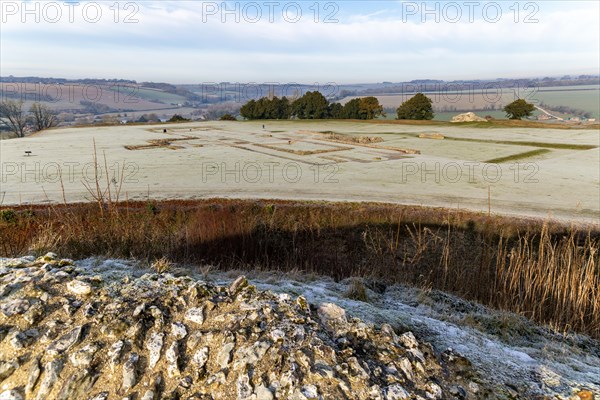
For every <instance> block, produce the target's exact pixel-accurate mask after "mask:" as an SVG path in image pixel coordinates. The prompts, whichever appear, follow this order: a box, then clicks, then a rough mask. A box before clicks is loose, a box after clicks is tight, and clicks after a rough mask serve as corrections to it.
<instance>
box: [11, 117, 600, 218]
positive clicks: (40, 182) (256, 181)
mask: <svg viewBox="0 0 600 400" xmlns="http://www.w3.org/2000/svg"><path fill="white" fill-rule="evenodd" d="M263 126H264V128H263ZM163 129H167V133H163ZM319 132H334V133H337V134H344V135H350V136H357V135H367V136H378V137H382V138H383V139H384V142H382V143H372V144H366V145H364V144H355V143H353V144H348V143H333V142H328V141H324V140H323V139H326V135H324V134H322V133H319ZM421 134H426V135H431V134H441V135H443V136H444V137H445V139H443V140H439V139H432V138H420V137H419V135H421ZM599 134H600V133H599V132H598V131H597V130H575V129H573V130H564V129H550V128H548V129H536V128H494V129H480V128H473V127H454V126H448V127H446V126H435V125H431V126H427V125H416V126H415V125H398V124H384V123H381V124H378V123H357V122H340V121H314V122H310V121H266V122H264V121H254V122H205V123H189V124H183V125H181V124H179V125H160V126H154V127H152V126H114V127H92V128H71V129H56V130H51V131H46V132H43V133H40V134H37V135H34V136H31V137H27V138H24V139H13V140H4V141H1V142H0V158H1V164H2V171H1V172H2V179H1V181H0V183H1V189H0V192H2V193H1V195H0V201H1V202H2V204H4V205H7V204H19V203H42V202H47V201H52V202H62V201H63V200H64V199H63V189H62V186H64V194H65V196H64V198H65V199H66V201H68V202H76V201H82V200H85V199H90V198H91V196H90V194H89V193H88V191H87V189H86V188H85V186H84V185H83V183H82V180H83V181H87V183H88V184H90V183H91V184H92V186H95V181H94V178H95V177H96V176H97V175H96V171H95V169H94V167H93V163H92V161H93V142H94V140H95V142H96V147H97V155H98V160H99V163H100V166H101V169H100V171H99V174H100V175H98V176H100V178H101V179H100V184H101V186H102V188H105V187H106V186H107V185H108V186H110V187H111V189H112V190H111V194H112V195H113V196H114V195H115V192H116V191H117V188H118V186H120V185H121V183H122V188H121V192H120V199H121V200H124V199H125V198H127V199H129V200H146V199H148V198H151V199H155V200H159V199H172V198H184V199H194V198H208V197H237V198H257V197H259V198H286V199H309V200H310V199H313V200H342V201H346V200H348V201H365V200H369V201H385V202H395V203H404V204H415V205H427V206H442V207H449V208H461V209H471V210H477V211H483V212H487V211H488V206H490V207H491V211H492V212H494V213H503V214H519V215H532V216H542V217H546V216H554V217H558V218H566V219H571V220H585V221H598V218H599V217H600V194H599V190H600V187H599V182H600V171H599V169H598V165H599V163H600V150H599V149H598V147H597V146H599V145H600V143H599V137H600V136H599ZM149 141H150V142H149ZM167 141H168V143H167ZM573 145H575V146H588V147H593V148H589V149H583V148H573ZM125 146H128V148H126V147H125ZM594 146H595V147H594ZM398 149H414V150H418V151H420V154H405V153H403V152H401V151H398ZM537 150H543V151H541V152H539V151H538V152H537V153H531V152H535V151H537ZM25 151H31V152H32V154H31V155H30V156H26V155H25ZM528 154H529V155H528ZM104 156H106V165H105V162H104ZM505 157H511V158H510V159H509V160H508V161H504V162H500V163H492V164H490V163H486V161H491V160H494V159H498V158H505ZM105 167H106V168H107V169H108V170H109V173H108V177H107V176H106V174H105V173H104V169H105ZM59 170H60V171H61V174H62V179H61V177H60V174H59V173H58V171H59ZM61 180H62V186H61ZM488 194H489V200H490V201H489V202H488Z"/></svg>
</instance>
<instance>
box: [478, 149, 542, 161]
mask: <svg viewBox="0 0 600 400" xmlns="http://www.w3.org/2000/svg"><path fill="white" fill-rule="evenodd" d="M550 152H551V151H550V150H548V149H537V150H532V151H526V152H524V153H518V154H513V155H511V156H506V157H498V158H493V159H491V160H487V161H484V162H485V163H488V164H501V163H505V162H508V161H517V160H523V159H525V158H529V157H535V156H540V155H542V154H547V153H550Z"/></svg>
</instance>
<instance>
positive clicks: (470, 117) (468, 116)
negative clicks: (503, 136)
mask: <svg viewBox="0 0 600 400" xmlns="http://www.w3.org/2000/svg"><path fill="white" fill-rule="evenodd" d="M450 122H487V119H485V118H481V117H480V116H478V115H477V114H475V113H472V112H467V113H464V114H458V115H455V116H454V117H452V120H451V121H450Z"/></svg>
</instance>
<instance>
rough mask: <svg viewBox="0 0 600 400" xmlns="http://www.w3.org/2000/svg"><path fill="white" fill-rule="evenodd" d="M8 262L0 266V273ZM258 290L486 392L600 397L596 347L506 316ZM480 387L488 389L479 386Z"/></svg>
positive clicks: (422, 298)
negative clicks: (368, 330) (409, 349)
mask: <svg viewBox="0 0 600 400" xmlns="http://www.w3.org/2000/svg"><path fill="white" fill-rule="evenodd" d="M7 262H9V260H8V259H0V267H2V266H4V265H5V264H6V263H7ZM76 266H77V267H76V272H77V274H78V275H79V277H80V278H83V279H86V277H91V276H97V275H101V276H102V277H103V278H104V279H105V280H107V281H117V280H121V279H128V278H132V277H141V276H142V275H144V274H147V273H152V272H153V271H152V270H150V269H148V267H147V266H146V265H144V264H143V263H140V262H137V261H132V260H116V259H99V258H90V259H85V260H81V261H78V262H76ZM173 273H174V274H175V275H191V276H192V277H193V278H194V279H199V280H204V281H209V282H213V283H216V284H219V285H222V284H227V285H228V284H230V283H231V282H232V281H233V280H234V279H235V278H237V277H238V276H239V275H240V274H241V272H239V271H231V272H228V273H223V272H218V271H215V270H213V269H211V268H210V267H204V268H192V269H179V270H175V271H174V272H173ZM246 276H247V277H248V279H249V281H250V283H252V284H254V285H256V286H257V288H258V289H260V290H270V291H273V292H275V293H281V294H283V295H290V296H300V295H302V296H304V297H305V298H306V299H307V300H308V301H309V302H310V303H312V304H319V303H322V302H332V303H335V304H337V305H339V306H341V307H342V308H344V309H345V310H346V311H347V313H348V314H349V315H350V316H353V317H358V318H360V319H362V320H364V321H366V322H369V323H374V324H376V325H380V324H382V323H389V324H390V325H392V326H393V327H394V328H395V329H397V330H399V331H408V330H410V331H412V332H414V333H415V335H416V336H417V338H418V339H419V340H424V341H427V342H430V343H432V344H433V346H434V348H435V350H436V352H442V351H444V350H446V349H447V348H452V349H454V350H455V351H457V352H458V353H460V354H461V355H463V356H465V357H467V359H468V360H470V361H471V362H472V364H473V366H474V367H475V369H476V370H477V371H478V372H480V374H481V376H482V377H483V379H486V380H487V381H488V382H487V383H488V384H491V385H492V386H494V385H498V386H502V387H506V386H507V384H508V386H509V387H510V386H511V385H512V387H514V389H515V393H517V392H518V393H520V394H522V393H525V392H526V393H528V395H529V396H533V395H536V394H544V395H547V396H551V397H554V396H556V398H559V399H566V398H569V396H571V395H573V394H574V393H577V392H578V391H579V390H590V391H592V393H595V394H596V396H600V346H599V344H598V342H595V341H593V340H591V339H589V338H587V337H585V336H562V335H558V334H556V333H552V332H551V331H549V330H548V329H545V328H542V327H539V326H535V325H533V324H531V323H530V322H528V321H526V320H524V319H522V318H520V317H518V316H516V315H513V314H508V313H500V312H497V311H493V310H490V309H488V308H485V307H483V306H481V305H478V304H475V303H470V302H466V301H464V300H460V299H458V298H456V297H454V296H450V295H446V294H443V293H439V292H435V291H432V292H426V291H422V290H418V289H413V288H408V287H405V286H396V285H394V286H388V287H382V286H377V285H369V283H368V282H366V286H367V295H368V302H363V301H356V300H351V299H349V298H348V297H347V296H346V293H347V292H348V288H349V285H350V281H349V280H346V281H342V282H339V283H336V282H334V281H332V280H330V279H328V278H322V277H317V276H306V275H304V276H301V275H299V274H298V275H276V274H274V273H250V274H248V273H246ZM486 386H488V385H487V384H486Z"/></svg>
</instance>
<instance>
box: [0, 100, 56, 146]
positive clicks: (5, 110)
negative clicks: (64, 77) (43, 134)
mask: <svg viewBox="0 0 600 400" xmlns="http://www.w3.org/2000/svg"><path fill="white" fill-rule="evenodd" d="M0 124H1V125H4V126H6V127H7V128H8V129H9V130H10V131H12V132H13V133H14V134H15V135H17V136H18V137H24V136H25V133H26V132H28V131H34V132H35V131H41V130H44V129H48V128H52V127H53V126H56V125H58V118H57V116H56V113H55V112H54V111H52V110H51V109H50V108H49V107H48V106H46V105H44V104H41V103H33V104H32V105H31V107H30V108H29V112H27V111H25V110H24V109H23V101H22V100H20V101H16V100H6V101H2V102H0Z"/></svg>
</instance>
